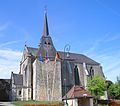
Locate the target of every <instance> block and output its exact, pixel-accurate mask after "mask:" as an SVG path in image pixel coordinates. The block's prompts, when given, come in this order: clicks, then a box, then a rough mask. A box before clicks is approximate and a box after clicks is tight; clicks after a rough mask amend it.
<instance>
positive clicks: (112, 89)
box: [108, 77, 120, 99]
mask: <svg viewBox="0 0 120 106" xmlns="http://www.w3.org/2000/svg"><path fill="white" fill-rule="evenodd" d="M108 95H109V97H110V99H120V78H118V77H117V82H115V83H112V84H111V85H110V86H109V88H108Z"/></svg>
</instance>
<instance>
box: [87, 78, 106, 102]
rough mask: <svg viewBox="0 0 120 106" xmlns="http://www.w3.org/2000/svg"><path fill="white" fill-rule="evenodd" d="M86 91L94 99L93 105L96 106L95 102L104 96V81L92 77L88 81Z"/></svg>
mask: <svg viewBox="0 0 120 106" xmlns="http://www.w3.org/2000/svg"><path fill="white" fill-rule="evenodd" d="M87 87H88V90H89V91H90V92H91V93H92V95H93V96H94V97H95V98H94V99H95V104H97V100H98V99H99V98H100V96H103V95H104V92H105V90H106V83H105V79H104V78H102V77H100V76H93V77H92V79H91V80H89V81H88V86H87Z"/></svg>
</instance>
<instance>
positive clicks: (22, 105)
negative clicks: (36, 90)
mask: <svg viewBox="0 0 120 106" xmlns="http://www.w3.org/2000/svg"><path fill="white" fill-rule="evenodd" d="M13 104H14V105H16V106H63V102H59V101H32V100H29V101H14V102H13Z"/></svg>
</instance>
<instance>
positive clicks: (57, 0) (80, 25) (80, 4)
mask: <svg viewBox="0 0 120 106" xmlns="http://www.w3.org/2000/svg"><path fill="white" fill-rule="evenodd" d="M46 5H47V13H48V24H49V32H50V35H51V37H52V39H53V42H54V45H55V47H56V49H57V50H63V49H64V46H65V44H70V46H71V50H70V51H71V52H76V53H81V54H85V55H87V56H88V57H90V58H92V59H94V60H96V61H97V62H99V63H101V65H102V66H103V71H104V74H105V76H106V78H107V79H110V80H112V81H116V76H118V75H120V60H119V59H120V46H119V45H120V43H119V41H120V7H119V5H120V0H0V73H1V74H0V78H10V74H11V71H14V72H16V73H18V72H19V62H20V59H21V56H22V51H23V49H24V45H25V42H26V44H27V46H32V47H38V44H39V41H40V37H41V33H42V29H43V17H44V7H45V6H46Z"/></svg>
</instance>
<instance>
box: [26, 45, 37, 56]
mask: <svg viewBox="0 0 120 106" xmlns="http://www.w3.org/2000/svg"><path fill="white" fill-rule="evenodd" d="M27 50H28V52H29V53H31V54H32V55H33V56H37V53H38V49H37V48H33V47H27Z"/></svg>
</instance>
